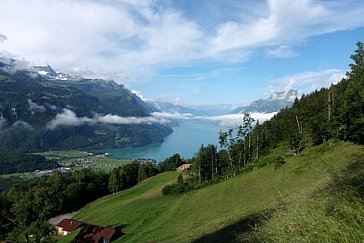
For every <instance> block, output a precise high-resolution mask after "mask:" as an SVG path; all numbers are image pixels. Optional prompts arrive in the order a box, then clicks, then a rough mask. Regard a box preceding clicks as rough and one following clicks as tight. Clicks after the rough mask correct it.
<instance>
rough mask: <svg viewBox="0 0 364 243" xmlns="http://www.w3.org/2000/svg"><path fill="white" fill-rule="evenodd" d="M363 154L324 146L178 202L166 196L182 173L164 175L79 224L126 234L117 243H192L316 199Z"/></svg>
mask: <svg viewBox="0 0 364 243" xmlns="http://www.w3.org/2000/svg"><path fill="white" fill-rule="evenodd" d="M360 154H364V147H363V146H360V145H354V144H351V143H344V142H333V143H329V144H324V145H321V146H318V147H311V148H308V149H306V150H305V151H304V152H303V153H301V154H300V155H299V156H293V157H286V158H285V160H286V164H284V165H283V166H282V167H280V168H278V169H275V168H274V165H273V164H269V165H267V166H264V167H262V168H259V169H257V170H255V171H252V172H249V173H246V174H240V175H237V176H235V177H232V178H229V179H228V180H225V181H223V182H221V183H218V184H216V185H211V186H207V187H205V188H202V189H200V190H195V191H191V192H188V193H185V194H183V195H180V196H173V197H172V196H168V197H163V196H162V193H161V190H162V188H163V186H164V185H166V184H168V183H171V182H174V181H175V180H176V178H177V176H178V173H176V172H170V173H163V174H159V175H157V176H155V177H152V178H149V179H147V180H146V181H144V182H142V183H140V184H139V185H137V186H135V187H133V188H131V189H128V190H125V191H122V192H119V193H116V194H113V195H108V196H106V197H103V198H100V199H98V200H96V201H94V202H92V203H90V204H89V205H87V206H86V207H84V208H82V209H81V210H80V211H79V213H78V214H76V215H75V216H74V218H75V219H77V220H80V221H83V222H87V223H92V224H97V225H102V226H109V227H117V228H121V229H122V231H123V233H125V235H124V236H123V237H121V238H119V239H118V240H117V242H161V241H162V242H191V241H193V240H196V239H203V238H201V237H203V236H204V235H209V234H213V233H214V232H219V231H221V230H222V229H224V228H226V227H229V226H231V225H234V224H236V223H237V222H239V221H241V220H242V219H244V218H248V217H250V216H251V215H254V214H259V213H262V212H265V211H267V210H268V211H270V210H276V209H277V208H279V206H281V205H282V204H287V202H289V201H291V200H292V199H293V198H298V197H299V198H301V199H303V198H310V196H311V195H312V194H313V192H314V191H316V190H318V189H320V188H324V187H325V186H326V185H327V184H328V182H330V181H331V180H332V178H333V175H336V174H339V173H341V172H342V171H344V170H345V168H346V167H347V166H348V165H349V164H350V163H351V161H352V160H353V158H354V157H357V156H358V155H360ZM235 230H236V231H239V230H240V229H239V228H237V229H235ZM241 230H243V229H241Z"/></svg>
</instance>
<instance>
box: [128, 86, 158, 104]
mask: <svg viewBox="0 0 364 243" xmlns="http://www.w3.org/2000/svg"><path fill="white" fill-rule="evenodd" d="M130 91H131V92H132V93H133V94H135V95H136V96H138V97H139V98H140V99H141V100H142V101H144V102H153V101H154V100H153V99H150V98H148V97H145V96H144V95H143V94H142V92H140V91H139V90H136V89H132V90H130Z"/></svg>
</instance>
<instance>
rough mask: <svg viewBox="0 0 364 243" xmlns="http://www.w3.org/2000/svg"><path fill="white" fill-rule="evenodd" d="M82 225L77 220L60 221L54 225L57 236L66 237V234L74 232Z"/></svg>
mask: <svg viewBox="0 0 364 243" xmlns="http://www.w3.org/2000/svg"><path fill="white" fill-rule="evenodd" d="M83 225H84V224H83V223H82V222H79V221H77V220H73V219H62V221H61V222H59V223H58V224H57V225H56V230H57V233H58V234H59V235H67V234H68V233H70V232H73V231H75V230H76V229H78V228H80V227H81V226H83Z"/></svg>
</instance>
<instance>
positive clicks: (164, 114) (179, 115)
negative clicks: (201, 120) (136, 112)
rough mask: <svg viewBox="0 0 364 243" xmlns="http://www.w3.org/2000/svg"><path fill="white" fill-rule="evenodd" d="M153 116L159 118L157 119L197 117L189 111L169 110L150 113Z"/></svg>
mask: <svg viewBox="0 0 364 243" xmlns="http://www.w3.org/2000/svg"><path fill="white" fill-rule="evenodd" d="M151 115H152V116H153V117H156V118H159V119H169V120H189V119H195V118H197V117H194V116H193V115H192V114H190V113H179V112H174V113H169V112H153V113H151Z"/></svg>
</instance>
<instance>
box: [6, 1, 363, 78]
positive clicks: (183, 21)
mask: <svg viewBox="0 0 364 243" xmlns="http://www.w3.org/2000/svg"><path fill="white" fill-rule="evenodd" d="M230 2H232V1H230ZM248 3H250V4H251V5H256V4H257V3H256V2H255V1H251V2H248ZM196 4H197V3H196ZM177 5H178V4H177V1H161V0H148V1H129V0H118V1H97V0H73V1H70V0H58V1H48V0H32V1H23V0H2V1H1V8H0V30H1V34H0V50H6V51H9V52H11V53H14V54H16V55H19V56H22V57H25V58H26V59H28V60H31V61H33V62H38V63H48V62H49V63H52V65H54V66H55V67H56V69H59V70H62V71H65V72H67V71H72V70H73V71H75V70H77V73H78V74H86V75H88V74H90V70H93V71H92V73H93V75H96V74H98V75H104V76H108V77H110V76H114V77H116V78H117V79H118V80H119V81H123V82H127V81H128V80H125V79H124V78H125V77H127V76H133V74H135V73H138V74H139V75H140V76H142V75H144V74H145V73H148V72H153V71H155V70H156V69H158V68H163V67H166V66H175V65H185V64H188V65H189V64H191V63H193V62H196V61H201V60H202V61H203V60H207V59H209V60H211V59H214V60H216V61H218V62H219V61H226V60H227V59H228V60H233V59H238V60H244V59H248V58H249V56H250V54H251V53H253V52H254V51H255V50H258V49H260V48H262V47H263V48H268V50H270V51H268V53H270V55H272V56H280V57H289V56H292V55H295V54H296V53H295V52H293V51H292V50H291V49H288V48H287V46H291V44H293V43H297V42H300V41H303V40H305V39H307V38H309V37H311V36H317V35H322V34H325V33H331V32H335V31H339V30H348V29H353V28H357V27H360V26H363V25H364V18H362V16H364V3H363V2H362V1H359V0H351V1H349V2H348V1H339V0H332V1H314V0H297V1H291V0H267V1H265V2H262V3H260V4H259V8H258V10H259V11H257V10H255V11H253V10H252V8H248V7H247V8H244V7H236V8H231V12H230V13H229V15H227V16H223V18H217V17H218V16H217V17H216V19H214V20H211V19H209V18H206V20H205V21H202V20H201V19H199V18H198V16H197V14H190V12H189V10H188V9H187V8H182V7H178V6H177ZM211 5H214V4H213V3H210V1H202V3H200V5H199V7H200V8H201V11H200V13H201V12H203V13H204V14H205V15H206V16H215V15H216V11H214V8H211V7H209V6H211ZM235 5H237V6H238V5H239V4H237V3H236V2H235ZM241 5H244V4H243V3H241ZM247 5H249V4H247ZM230 16H231V17H230ZM246 16H248V17H246ZM120 79H121V80H120ZM123 79H124V80H123Z"/></svg>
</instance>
